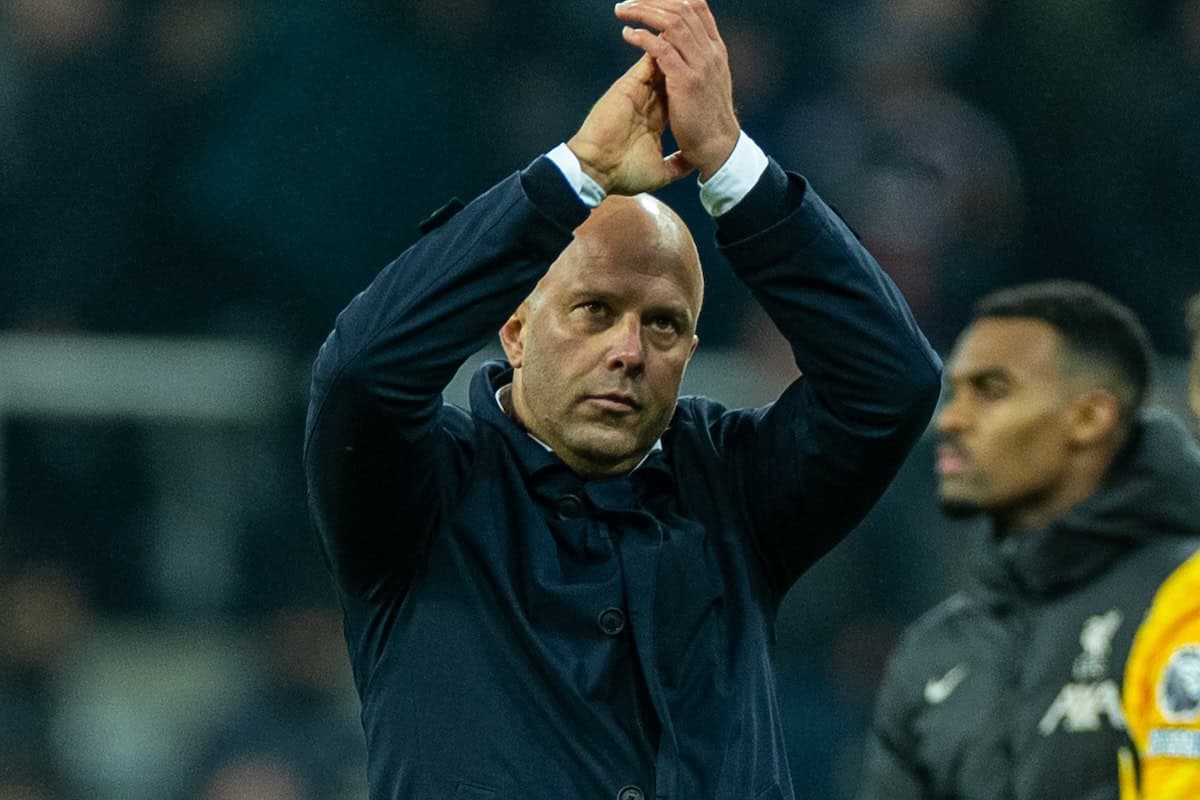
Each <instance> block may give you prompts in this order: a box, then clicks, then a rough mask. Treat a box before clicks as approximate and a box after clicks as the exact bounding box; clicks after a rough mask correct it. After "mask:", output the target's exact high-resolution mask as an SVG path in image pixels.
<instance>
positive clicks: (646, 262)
mask: <svg viewBox="0 0 1200 800" xmlns="http://www.w3.org/2000/svg"><path fill="white" fill-rule="evenodd" d="M616 14H617V16H618V17H619V18H620V19H621V20H622V21H624V22H625V23H627V25H628V27H626V28H625V29H624V31H623V34H622V35H623V36H624V38H625V40H626V41H627V42H629V43H630V44H631V45H633V46H635V47H638V48H640V49H641V50H642V51H643V56H642V58H641V59H640V60H639V61H638V62H637V63H636V64H635V65H634V66H633V67H632V68H631V69H630V70H629V71H628V72H627V73H626V74H625V75H624V76H622V77H621V78H620V79H618V80H617V81H616V82H615V83H614V84H613V85H612V87H610V89H609V90H608V91H607V92H606V93H605V94H604V95H603V96H602V97H601V98H600V100H599V101H598V102H597V103H596V105H595V106H594V107H593V109H592V111H591V112H590V113H589V115H588V117H587V119H586V120H585V121H584V123H583V125H582V126H581V128H580V129H579V131H577V132H576V134H575V135H574V136H572V137H571V138H570V139H569V140H568V141H567V142H566V143H564V144H562V145H559V146H557V147H555V148H553V149H552V150H550V151H549V152H548V153H547V154H546V155H545V156H543V157H541V158H539V159H537V160H536V161H534V162H533V163H532V164H531V165H529V166H528V167H527V168H525V169H524V170H522V171H521V172H520V173H518V174H516V175H513V176H512V177H510V178H508V179H506V180H504V181H502V182H501V183H499V184H498V185H496V186H495V187H493V188H492V189H491V190H490V191H488V192H487V193H485V194H484V195H482V196H481V197H479V198H477V199H476V200H475V201H474V202H472V203H471V204H469V205H468V206H466V207H465V208H462V209H461V210H460V211H458V212H457V213H453V211H452V210H448V211H446V212H444V213H440V214H438V215H436V216H435V218H434V220H435V226H434V227H433V228H432V229H431V230H430V231H429V232H428V233H427V234H426V236H425V237H424V238H422V239H421V240H420V241H419V242H417V244H416V245H414V246H413V247H412V248H411V249H409V250H408V251H407V252H405V253H404V254H402V255H401V256H400V257H399V258H398V259H397V260H396V261H395V262H393V263H392V264H391V265H389V266H388V267H387V268H385V269H384V270H383V272H382V273H380V275H379V276H378V277H377V278H376V279H375V280H374V282H373V283H372V284H371V286H370V287H368V288H367V290H366V291H365V292H363V293H362V294H361V295H359V296H358V297H357V298H355V300H354V301H353V302H352V303H351V304H350V306H349V307H348V308H346V310H345V311H343V312H342V314H341V315H340V316H339V317H338V321H337V324H336V327H335V328H334V331H333V332H332V333H331V334H330V336H329V338H328V340H327V341H326V342H325V344H324V346H323V347H322V349H321V352H320V354H319V355H318V357H317V361H316V364H315V366H314V372H313V385H312V397H311V404H310V407H309V415H308V425H307V429H308V430H307V442H306V451H305V468H306V472H307V477H308V482H309V494H310V506H311V511H312V515H313V519H314V521H315V523H316V527H317V530H318V533H319V536H320V540H321V543H322V546H323V548H324V551H325V554H326V557H327V560H328V563H329V566H330V569H331V571H332V573H333V576H334V578H335V582H336V585H337V589H338V592H339V595H340V597H341V602H342V606H343V609H344V614H345V627H346V639H347V643H348V645H349V649H350V657H351V663H352V666H353V672H354V679H355V682H356V685H357V688H358V691H359V695H360V698H361V701H362V722H363V726H364V729H365V732H366V740H367V749H368V762H369V783H370V787H371V797H372V798H373V800H400V799H401V798H404V799H405V800H410V799H411V800H415V799H416V798H422V800H425V799H426V798H459V799H461V798H471V799H472V800H482V799H483V798H495V799H496V800H501V798H514V797H522V798H534V799H535V800H563V798H614V800H655V799H658V800H662V798H669V799H670V800H677V799H678V800H699V799H700V798H705V800H708V799H710V798H712V799H715V798H728V799H729V800H734V799H735V798H736V800H746V799H747V798H749V799H751V800H785V798H786V799H790V798H792V797H793V796H794V795H793V790H792V782H791V778H790V776H789V774H788V771H787V765H786V759H785V755H784V752H785V749H784V743H783V739H782V730H781V725H780V717H779V710H778V707H777V704H776V701H775V681H774V674H773V670H772V665H771V648H772V643H773V641H774V631H773V624H774V618H775V614H776V611H777V609H778V607H779V603H780V601H781V599H782V597H783V595H784V593H785V592H786V591H787V589H788V588H789V587H790V586H791V585H792V583H793V582H794V581H795V580H796V578H797V577H798V576H799V575H800V573H801V572H803V571H804V570H805V569H806V568H807V567H808V566H810V565H811V564H812V563H813V562H814V561H815V560H816V559H817V558H819V557H820V556H821V555H822V554H823V553H825V552H826V551H827V550H828V549H829V548H830V547H832V546H833V545H834V544H835V543H836V542H837V541H838V540H839V539H840V538H841V537H842V536H844V535H845V534H846V533H847V531H849V530H850V528H851V527H852V526H853V525H854V524H855V523H856V522H857V521H858V520H859V519H860V518H861V517H862V516H863V515H864V514H865V513H866V511H867V510H868V508H869V507H870V506H871V505H872V504H873V503H874V502H875V500H876V499H877V497H878V496H879V494H880V493H881V492H882V491H883V489H884V487H885V486H886V485H887V483H888V482H889V480H890V479H891V478H892V475H893V474H894V472H895V471H896V469H897V468H898V466H899V465H900V463H901V462H902V461H903V459H904V457H905V455H906V454H907V452H908V450H909V448H910V446H911V445H912V444H913V442H914V441H915V440H916V438H917V437H918V436H919V435H920V433H921V432H922V431H923V430H924V428H925V425H926V423H927V421H928V419H929V415H930V414H931V413H932V409H933V406H934V404H935V402H936V398H937V394H938V390H939V387H940V363H939V361H938V359H937V357H936V355H935V354H934V353H933V352H932V351H931V350H930V348H929V346H928V344H927V343H926V341H925V339H924V337H923V336H922V335H921V333H920V331H919V330H918V329H917V326H916V325H915V323H914V322H913V320H912V317H911V315H910V313H909V310H908V308H907V307H906V305H905V303H904V301H903V300H902V298H901V297H900V295H899V293H898V292H897V291H896V288H895V286H894V285H893V284H892V282H891V281H890V280H889V279H888V278H887V276H886V275H885V274H884V273H883V272H882V271H881V270H880V268H879V266H878V265H877V264H876V263H875V261H874V260H873V259H872V258H871V256H870V255H869V254H868V253H867V252H866V251H865V250H864V249H863V248H862V247H861V245H860V244H859V243H858V241H857V240H856V238H855V237H854V235H853V234H852V233H851V232H850V230H849V229H848V228H847V227H846V226H845V225H844V224H843V223H842V222H841V221H840V220H839V219H838V217H837V216H836V215H835V214H833V213H831V212H830V210H829V209H828V207H827V206H826V205H825V204H824V203H822V201H821V200H820V199H819V198H818V197H817V196H816V194H814V193H813V191H812V189H811V188H810V187H809V186H808V185H807V184H806V182H805V181H804V180H803V179H802V178H800V177H799V176H797V175H792V174H788V173H785V172H784V171H783V170H782V169H781V168H780V167H779V166H778V165H777V164H775V163H774V162H772V161H770V160H769V159H768V158H767V157H766V156H765V155H764V154H763V153H762V151H761V150H760V149H759V148H758V147H757V146H756V145H755V144H754V143H753V141H751V140H750V139H749V138H748V137H746V136H745V135H744V134H743V133H742V132H741V130H740V127H739V125H738V123H737V119H736V117H735V116H734V113H733V99H732V91H731V88H730V87H731V81H730V76H729V66H728V61H727V58H726V54H725V48H724V45H723V43H722V41H721V38H720V35H719V33H718V31H717V28H716V23H715V22H714V20H713V18H712V15H711V13H709V11H708V9H707V7H706V6H705V5H704V3H702V2H695V1H694V0H693V1H692V2H684V1H683V0H635V1H634V2H627V3H622V4H620V5H619V6H617V11H616ZM668 98H669V101H670V105H669V108H670V111H669V118H668V111H667V109H668V105H667V101H668ZM668 123H669V124H670V126H671V129H672V132H673V134H674V136H675V140H676V142H677V143H678V144H679V147H680V149H679V152H677V153H673V154H671V155H669V156H667V157H665V158H664V156H663V152H662V135H663V132H664V129H665V127H666V126H667V124H668ZM693 172H697V173H698V175H699V178H700V181H701V190H700V198H701V201H702V203H703V204H704V205H705V207H706V208H707V209H708V210H709V212H710V213H711V214H712V215H713V216H714V217H715V218H716V225H717V239H718V243H719V244H720V246H721V249H722V250H723V252H724V254H725V256H726V257H727V258H728V260H729V262H730V264H731V265H732V266H733V268H734V270H735V271H736V273H737V274H738V275H739V276H740V277H741V278H742V279H743V280H744V281H745V282H746V283H747V284H748V285H749V286H750V288H751V289H752V291H753V292H754V293H755V295H756V296H757V297H758V299H759V301H760V302H761V303H762V305H763V306H764V308H765V309H766V311H767V312H768V313H769V314H770V316H771V318H772V319H773V320H774V322H775V324H776V325H777V326H778V327H779V329H780V331H782V332H783V334H784V335H785V336H786V337H787V338H788V339H789V341H790V342H791V344H792V347H793V349H794V352H795V356H796V361H797V364H798V365H799V366H800V368H801V369H802V370H803V373H804V377H803V378H802V379H800V380H797V381H796V382H795V383H794V384H793V385H792V386H791V387H789V388H788V389H787V391H786V392H785V393H784V394H783V396H782V397H780V398H779V400H778V401H777V402H775V403H773V404H771V405H769V406H766V407H764V408H758V409H750V410H730V409H726V408H724V407H723V406H721V405H719V404H718V403H716V402H715V401H712V400H708V399H704V398H695V397H688V398H682V399H680V398H679V397H678V391H679V385H680V381H681V379H682V377H683V373H684V369H685V368H686V367H687V364H688V361H689V359H690V358H691V357H692V355H693V353H694V352H695V351H696V346H697V338H696V322H697V318H698V316H699V313H700V306H701V300H702V298H703V284H704V280H703V274H702V272H701V269H700V264H699V259H698V257H697V255H696V248H695V244H694V242H693V240H692V237H691V235H690V233H689V232H688V230H687V229H686V228H685V226H684V225H683V223H682V222H681V221H680V219H679V217H678V216H676V215H675V213H674V212H672V211H671V210H670V209H668V208H667V207H666V206H664V205H663V204H662V203H660V202H659V201H657V200H655V199H654V198H653V197H651V196H649V195H647V194H645V193H646V192H649V191H653V190H655V189H657V188H659V187H661V186H663V185H665V184H666V183H668V182H670V181H673V180H676V179H678V178H680V177H683V176H684V175H688V174H691V173H693ZM497 329H499V331H500V339H501V343H502V345H503V348H504V352H505V355H506V360H505V361H495V362H489V363H487V364H485V365H484V366H483V367H482V368H481V370H480V371H479V373H478V374H477V375H476V376H475V379H474V382H473V383H472V386H471V392H470V400H471V407H470V409H469V410H468V409H462V408H457V407H453V406H449V405H444V404H443V402H442V398H441V392H442V390H443V388H444V387H445V386H446V384H447V383H448V382H449V380H450V379H451V377H452V376H453V375H454V373H455V371H456V370H457V369H458V367H459V366H460V365H461V364H462V363H463V361H464V360H465V359H466V358H467V357H468V356H469V355H470V354H471V353H473V352H474V351H475V350H477V349H478V348H479V347H480V346H481V345H482V344H483V343H484V342H485V340H486V339H487V337H488V336H490V335H493V334H494V333H495V331H496V330H497Z"/></svg>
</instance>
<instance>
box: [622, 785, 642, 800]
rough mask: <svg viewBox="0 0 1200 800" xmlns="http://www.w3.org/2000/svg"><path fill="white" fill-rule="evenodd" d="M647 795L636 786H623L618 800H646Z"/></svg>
mask: <svg viewBox="0 0 1200 800" xmlns="http://www.w3.org/2000/svg"><path fill="white" fill-rule="evenodd" d="M645 798H646V794H645V793H644V792H643V791H642V790H641V789H639V788H638V787H636V786H623V787H621V789H620V790H619V791H618V792H617V800H645Z"/></svg>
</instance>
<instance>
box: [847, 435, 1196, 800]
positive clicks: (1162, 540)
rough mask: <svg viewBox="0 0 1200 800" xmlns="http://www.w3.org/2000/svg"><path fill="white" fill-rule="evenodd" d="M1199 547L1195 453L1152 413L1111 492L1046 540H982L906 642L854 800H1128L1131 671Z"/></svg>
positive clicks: (887, 684)
mask: <svg viewBox="0 0 1200 800" xmlns="http://www.w3.org/2000/svg"><path fill="white" fill-rule="evenodd" d="M1198 536H1200V451H1198V449H1197V447H1196V444H1195V443H1194V442H1193V441H1192V439H1191V437H1190V435H1189V434H1188V433H1187V431H1185V430H1184V428H1183V426H1182V425H1181V424H1180V423H1179V422H1178V421H1177V420H1175V419H1174V418H1173V417H1170V416H1168V415H1167V414H1165V413H1164V412H1145V413H1143V414H1142V416H1141V418H1140V420H1139V422H1138V425H1137V428H1136V431H1135V433H1134V436H1133V437H1132V438H1131V440H1130V442H1129V443H1128V444H1127V446H1126V447H1125V449H1124V451H1123V453H1122V454H1121V456H1120V457H1119V458H1118V460H1117V461H1116V462H1115V463H1114V466H1113V467H1112V469H1111V470H1110V474H1109V476H1108V478H1107V480H1106V482H1105V486H1104V488H1103V489H1102V490H1101V491H1099V492H1098V493H1096V494H1094V495H1092V496H1091V497H1089V498H1088V499H1087V500H1085V501H1083V502H1082V503H1080V504H1079V505H1078V506H1076V507H1075V508H1074V509H1073V510H1071V511H1070V512H1069V513H1068V514H1067V515H1066V516H1064V517H1063V518H1062V519H1060V520H1058V521H1056V522H1055V523H1053V524H1052V525H1051V526H1050V527H1049V529H1047V530H1044V531H1037V532H1024V533H1017V534H1012V535H1009V536H1006V537H1003V538H999V537H996V536H992V535H990V534H988V535H984V536H983V537H981V538H982V541H981V542H979V550H978V554H977V559H976V562H975V565H974V570H973V576H972V578H973V579H972V582H971V585H970V587H969V588H968V589H967V590H966V591H963V592H960V593H959V594H956V595H954V596H953V597H951V598H950V599H949V600H947V601H945V602H944V603H942V604H941V605H939V606H937V607H936V608H934V609H933V610H932V611H930V612H929V613H927V614H926V615H925V616H924V617H922V618H921V619H920V620H919V621H918V622H917V623H916V624H915V625H913V627H912V628H910V629H909V630H908V631H907V632H906V634H905V636H904V637H903V639H902V640H901V642H900V644H899V646H898V648H897V650H896V652H895V653H894V654H893V656H892V659H891V663H890V665H889V667H888V671H887V675H886V677H885V678H884V682H883V685H882V687H881V688H880V691H879V697H878V701H877V707H876V713H875V721H874V724H873V728H872V732H871V737H870V740H869V742H868V749H867V758H866V768H865V774H864V781H863V786H862V790H861V792H860V794H859V799H860V800H952V799H953V800H1057V799H1059V798H1061V799H1062V800H1067V799H1068V798H1070V799H1071V800H1117V797H1118V785H1117V751H1118V749H1119V748H1120V747H1121V746H1123V745H1124V744H1125V743H1126V735H1125V730H1124V720H1123V717H1122V714H1121V682H1122V676H1123V674H1124V668H1125V660H1126V658H1127V657H1128V655H1129V649H1130V645H1131V643H1132V641H1133V635H1134V633H1135V631H1136V630H1137V627H1138V625H1139V624H1140V623H1141V621H1142V619H1143V617H1144V615H1145V613H1146V611H1147V609H1148V607H1149V605H1150V602H1151V600H1152V599H1153V597H1154V593H1155V591H1156V590H1157V589H1158V587H1159V584H1160V583H1161V582H1162V581H1163V580H1164V579H1165V578H1166V577H1167V576H1168V575H1169V574H1170V573H1171V571H1172V570H1174V569H1175V567H1177V566H1178V565H1179V564H1180V563H1181V562H1182V561H1183V560H1185V559H1186V558H1187V556H1188V555H1190V554H1191V553H1192V552H1194V551H1195V550H1196V548H1197V546H1198V545H1200V539H1198V538H1197V537H1198Z"/></svg>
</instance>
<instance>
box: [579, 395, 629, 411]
mask: <svg viewBox="0 0 1200 800" xmlns="http://www.w3.org/2000/svg"><path fill="white" fill-rule="evenodd" d="M587 400H588V402H590V403H592V404H593V405H595V406H598V407H599V408H602V409H604V410H605V411H610V412H613V413H616V414H630V413H632V412H634V411H637V410H639V409H640V408H641V407H642V405H641V403H639V402H638V401H637V400H635V399H634V398H633V395H632V394H629V393H628V392H603V393H600V394H591V395H588V396H587Z"/></svg>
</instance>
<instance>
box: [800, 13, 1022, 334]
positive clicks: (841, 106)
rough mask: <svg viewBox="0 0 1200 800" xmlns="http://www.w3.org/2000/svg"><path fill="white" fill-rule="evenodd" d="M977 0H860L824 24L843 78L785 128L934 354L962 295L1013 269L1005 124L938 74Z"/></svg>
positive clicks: (954, 52)
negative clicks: (834, 43)
mask: <svg viewBox="0 0 1200 800" xmlns="http://www.w3.org/2000/svg"><path fill="white" fill-rule="evenodd" d="M980 10H981V8H980V4H979V3H978V2H975V0H954V1H953V2H947V3H927V2H915V1H911V0H910V1H909V2H901V3H892V2H884V0H868V2H865V3H863V4H860V5H856V6H853V7H852V9H850V10H847V11H845V12H843V13H841V14H840V15H835V16H834V25H835V28H834V30H835V31H837V34H836V35H835V37H834V38H835V39H836V40H837V42H838V44H839V50H838V55H837V58H838V59H839V63H840V64H841V66H842V70H841V72H840V75H841V77H840V80H839V81H838V82H837V83H836V84H835V85H834V86H833V87H832V88H831V89H829V90H828V91H827V92H826V93H824V94H822V95H819V96H817V97H814V98H811V99H810V100H808V101H807V102H806V103H804V104H803V105H801V106H799V107H797V108H796V109H795V110H794V111H793V112H792V114H791V116H790V117H789V118H788V120H787V122H786V124H785V128H784V130H785V131H786V134H787V136H788V137H789V139H790V145H789V146H790V147H791V148H792V149H793V150H794V151H795V153H796V154H797V155H796V156H793V158H797V159H801V158H802V159H803V163H805V164H806V165H811V166H806V170H807V172H808V177H809V178H810V179H811V180H812V181H813V183H814V184H815V185H816V186H817V188H818V189H819V190H820V191H822V192H824V193H825V194H826V196H828V197H830V198H831V199H832V201H833V202H834V203H836V204H837V205H838V206H839V208H840V209H841V211H842V212H843V213H844V215H845V216H846V218H847V219H848V220H849V221H850V223H851V224H852V225H853V226H854V227H855V228H856V230H858V232H859V233H860V235H861V236H862V237H863V240H864V242H865V243H866V244H867V246H868V247H869V248H871V250H872V252H873V253H875V255H876V257H877V258H878V259H879V261H880V262H881V263H882V264H883V265H884V266H885V267H886V268H887V270H888V272H889V274H890V275H891V276H892V277H893V278H894V279H895V280H896V283H897V284H898V285H899V287H900V289H901V290H902V291H903V292H904V294H905V297H906V298H907V299H908V301H909V303H910V304H911V305H912V307H913V310H914V313H915V314H916V316H917V319H918V320H919V321H920V322H921V324H922V327H923V328H924V330H925V331H926V333H927V335H929V337H930V340H931V341H932V342H933V343H934V344H935V346H939V347H943V348H944V347H946V346H947V345H948V344H949V343H950V341H951V340H952V338H953V336H954V334H955V333H956V332H957V331H958V330H959V328H960V327H961V326H962V324H963V323H964V322H965V320H966V315H967V314H968V312H969V301H970V299H971V298H972V297H975V296H978V294H979V293H981V292H984V291H987V290H988V289H991V288H994V287H996V286H999V285H1002V284H1004V283H1008V282H1012V281H1013V280H1015V279H1016V278H1017V277H1018V276H1019V275H1020V274H1021V265H1020V261H1019V255H1020V253H1019V246H1018V245H1019V242H1020V239H1021V233H1022V218H1023V205H1022V197H1021V183H1020V178H1019V170H1018V167H1017V159H1016V155H1015V153H1014V152H1013V149H1012V146H1011V145H1010V144H1009V142H1008V139H1007V136H1006V134H1005V132H1004V130H1003V129H1002V128H1001V127H1000V126H999V125H998V124H997V123H996V122H995V121H994V120H993V119H991V118H990V117H989V116H988V115H986V114H985V113H984V112H982V111H981V110H980V109H978V108H976V107H974V106H973V105H971V104H970V103H969V102H968V101H966V100H965V99H964V98H962V97H960V96H959V95H957V94H956V93H955V92H954V91H953V90H952V89H951V88H950V85H949V84H948V82H947V81H948V75H949V73H950V72H951V71H952V69H953V68H954V67H955V66H956V65H957V64H958V62H959V60H960V59H961V58H962V56H963V55H964V53H966V52H969V48H970V44H971V41H972V37H973V35H974V33H975V29H976V25H977V22H978V15H979V13H980Z"/></svg>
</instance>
